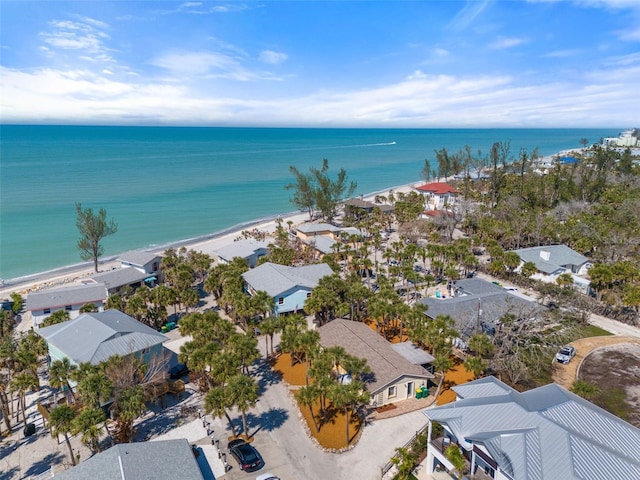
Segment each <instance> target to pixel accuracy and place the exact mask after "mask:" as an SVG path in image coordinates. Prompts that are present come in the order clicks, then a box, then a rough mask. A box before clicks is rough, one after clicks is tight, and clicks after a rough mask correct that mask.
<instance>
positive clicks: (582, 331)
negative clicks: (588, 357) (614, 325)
mask: <svg viewBox="0 0 640 480" xmlns="http://www.w3.org/2000/svg"><path fill="white" fill-rule="evenodd" d="M606 335H613V334H612V333H611V332H608V331H607V330H605V329H604V328H600V327H596V326H595V325H581V326H580V327H578V328H577V333H576V338H574V339H573V340H577V339H579V338H588V337H604V336H606Z"/></svg>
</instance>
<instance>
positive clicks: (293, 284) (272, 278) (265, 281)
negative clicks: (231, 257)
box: [242, 262, 333, 297]
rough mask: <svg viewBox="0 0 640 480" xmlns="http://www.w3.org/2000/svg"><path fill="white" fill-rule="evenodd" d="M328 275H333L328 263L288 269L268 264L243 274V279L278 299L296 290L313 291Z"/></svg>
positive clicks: (256, 288)
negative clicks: (283, 294) (281, 295)
mask: <svg viewBox="0 0 640 480" xmlns="http://www.w3.org/2000/svg"><path fill="white" fill-rule="evenodd" d="M327 275H333V270H331V267H329V265H327V264H326V263H318V264H315V265H305V266H303V267H287V266H285V265H278V264H275V263H271V262H267V263H263V264H262V265H259V266H257V267H256V268H254V269H253V270H249V271H248V272H245V273H243V274H242V277H243V278H244V280H245V281H246V282H247V283H248V284H249V285H250V286H251V287H252V288H253V289H254V290H256V291H265V292H267V293H268V294H269V295H270V296H271V297H276V296H278V295H280V294H282V293H285V292H288V291H290V290H292V289H295V288H301V287H304V288H308V289H310V290H311V289H313V288H315V287H316V286H317V285H318V282H319V281H320V279H321V278H322V277H326V276H327Z"/></svg>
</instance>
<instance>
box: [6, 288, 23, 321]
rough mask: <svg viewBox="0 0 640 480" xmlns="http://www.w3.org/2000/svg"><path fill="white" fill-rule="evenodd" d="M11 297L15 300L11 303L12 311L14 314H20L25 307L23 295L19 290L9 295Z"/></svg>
mask: <svg viewBox="0 0 640 480" xmlns="http://www.w3.org/2000/svg"><path fill="white" fill-rule="evenodd" d="M9 298H11V301H12V302H13V303H12V304H11V312H12V313H13V314H14V315H18V314H19V313H20V312H21V311H22V309H23V308H24V300H23V298H22V295H20V294H19V293H18V292H12V293H11V295H9Z"/></svg>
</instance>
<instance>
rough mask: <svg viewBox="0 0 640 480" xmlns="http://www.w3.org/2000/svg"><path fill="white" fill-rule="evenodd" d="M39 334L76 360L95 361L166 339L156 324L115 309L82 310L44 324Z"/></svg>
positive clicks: (127, 353) (141, 348)
mask: <svg viewBox="0 0 640 480" xmlns="http://www.w3.org/2000/svg"><path fill="white" fill-rule="evenodd" d="M38 334H39V335H40V336H42V337H43V338H44V339H45V340H46V341H47V342H48V343H49V344H51V345H54V346H55V347H56V348H57V349H58V350H60V351H61V352H62V353H64V354H65V355H66V356H67V357H69V358H70V359H71V360H73V361H74V362H75V363H76V364H80V363H82V362H90V363H91V364H93V365H97V364H99V363H100V362H103V361H105V360H108V359H109V358H111V357H112V356H114V355H122V356H126V355H129V354H130V353H133V352H137V351H140V350H143V349H145V348H150V347H152V346H154V345H158V344H160V343H163V342H164V341H166V340H167V337H165V336H164V335H163V334H161V333H159V332H156V331H155V330H154V329H153V328H151V327H149V326H147V325H145V324H143V323H141V322H138V321H137V320H135V319H133V318H131V317H130V316H129V315H126V314H124V313H122V312H121V311H119V310H115V309H111V310H106V311H104V312H94V313H83V314H82V315H80V316H78V317H76V318H75V319H73V320H68V321H66V322H62V323H58V324H56V325H51V326H49V327H44V328H41V329H39V330H38Z"/></svg>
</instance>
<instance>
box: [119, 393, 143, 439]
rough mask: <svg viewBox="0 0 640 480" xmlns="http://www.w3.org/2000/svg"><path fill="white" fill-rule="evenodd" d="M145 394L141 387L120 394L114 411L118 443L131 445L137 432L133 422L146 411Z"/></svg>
mask: <svg viewBox="0 0 640 480" xmlns="http://www.w3.org/2000/svg"><path fill="white" fill-rule="evenodd" d="M145 408H146V405H145V403H144V392H143V390H142V387H141V386H140V385H135V386H133V387H128V388H125V389H123V390H122V391H120V392H119V395H118V397H117V398H116V400H115V401H114V404H113V406H112V409H114V411H115V416H116V428H115V429H116V442H117V443H129V442H131V440H133V435H134V433H135V430H134V428H133V421H134V420H135V419H136V418H138V417H139V416H140V415H141V414H142V412H143V411H144V410H145Z"/></svg>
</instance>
